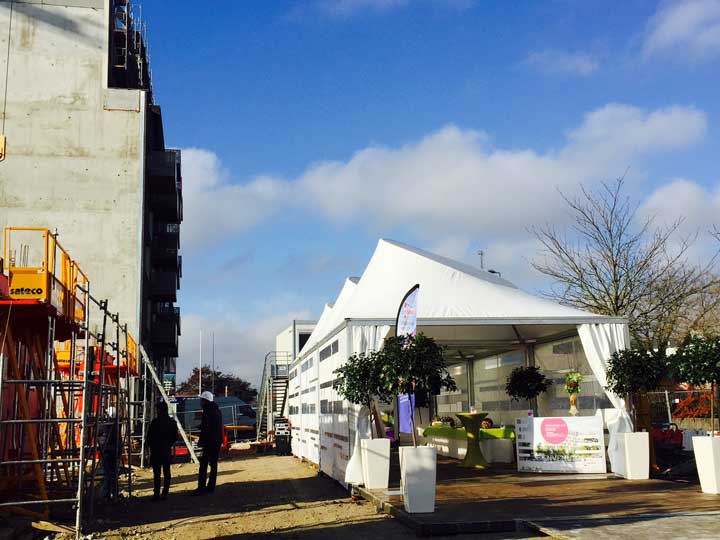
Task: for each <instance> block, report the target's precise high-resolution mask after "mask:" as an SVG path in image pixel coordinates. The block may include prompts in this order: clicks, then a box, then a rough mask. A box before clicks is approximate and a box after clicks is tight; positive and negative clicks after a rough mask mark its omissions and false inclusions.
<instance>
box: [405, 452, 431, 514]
mask: <svg viewBox="0 0 720 540" xmlns="http://www.w3.org/2000/svg"><path fill="white" fill-rule="evenodd" d="M436 472H437V448H433V447H432V446H419V447H417V448H414V447H412V446H401V447H400V489H401V490H402V496H403V504H404V505H405V511H406V512H408V513H411V514H417V513H428V512H434V511H435V477H436Z"/></svg>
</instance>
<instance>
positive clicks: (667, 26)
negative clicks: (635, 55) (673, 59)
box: [642, 0, 720, 61]
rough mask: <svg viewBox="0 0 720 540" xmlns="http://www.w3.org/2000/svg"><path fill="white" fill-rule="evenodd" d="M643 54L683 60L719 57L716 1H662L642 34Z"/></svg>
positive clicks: (718, 1) (719, 22) (719, 23)
mask: <svg viewBox="0 0 720 540" xmlns="http://www.w3.org/2000/svg"><path fill="white" fill-rule="evenodd" d="M642 51H643V55H644V56H645V57H646V58H648V57H651V56H655V55H675V56H677V57H678V58H680V59H681V60H683V61H686V60H688V59H691V60H697V61H701V60H708V59H710V58H713V57H717V56H720V0H683V1H673V2H663V3H662V4H661V5H660V7H659V8H658V10H657V12H656V13H655V14H654V15H653V16H652V17H651V18H650V20H649V21H648V24H647V28H646V31H645V36H644V41H643V46H642Z"/></svg>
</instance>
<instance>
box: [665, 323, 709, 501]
mask: <svg viewBox="0 0 720 540" xmlns="http://www.w3.org/2000/svg"><path fill="white" fill-rule="evenodd" d="M672 365H673V368H674V371H675V376H676V377H677V378H678V380H680V381H682V382H686V383H688V384H691V385H693V386H700V387H702V386H706V385H708V384H710V385H711V387H712V401H711V408H710V411H711V413H710V418H711V427H710V432H711V437H693V450H694V452H695V463H696V464H697V469H698V476H699V477H700V486H701V488H702V490H703V492H705V493H714V494H720V437H715V400H716V393H715V392H716V388H717V385H718V382H720V337H717V336H715V337H704V336H699V335H693V336H691V337H690V338H688V339H687V340H686V341H685V343H683V345H682V347H680V348H679V349H678V351H677V352H676V353H675V355H674V356H673V357H672Z"/></svg>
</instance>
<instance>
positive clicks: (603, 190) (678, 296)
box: [530, 177, 720, 347]
mask: <svg viewBox="0 0 720 540" xmlns="http://www.w3.org/2000/svg"><path fill="white" fill-rule="evenodd" d="M623 187H624V177H623V178H619V179H618V180H616V181H615V182H603V183H602V185H601V187H600V188H599V189H598V190H597V191H591V190H588V189H585V188H582V190H581V193H580V195H579V196H577V197H576V198H570V197H567V196H566V195H565V194H563V193H561V195H562V197H563V199H564V201H565V203H566V204H567V207H568V209H569V213H570V216H571V218H572V225H571V226H570V233H571V235H572V240H571V239H570V237H569V236H568V234H567V233H566V232H562V231H558V230H557V229H556V228H555V227H554V226H552V225H545V226H544V227H536V228H531V229H530V230H531V232H532V233H533V234H534V235H535V237H536V238H537V239H538V240H539V241H540V243H541V245H542V249H541V251H540V253H539V256H538V258H537V259H536V260H535V261H533V263H532V264H533V266H534V267H535V269H537V270H538V271H540V272H542V273H543V274H545V275H546V276H548V277H550V278H552V280H553V281H554V283H555V285H556V286H558V287H556V288H553V289H552V291H551V292H550V293H549V294H548V296H550V297H552V298H553V299H556V300H559V301H560V302H562V303H564V304H567V305H571V306H574V307H577V308H580V309H583V310H587V311H592V312H594V313H599V314H603V315H613V316H626V317H628V318H629V319H630V330H631V333H632V336H633V338H634V339H635V341H636V342H640V344H642V345H644V346H647V347H662V346H666V345H668V344H669V343H673V342H675V341H678V340H680V339H682V337H684V335H686V334H687V333H688V332H690V331H692V330H697V329H702V328H705V327H708V325H712V324H717V323H719V322H720V315H718V313H719V312H720V279H719V278H718V275H717V273H716V267H717V261H718V252H720V249H718V251H717V252H716V253H715V255H714V256H713V257H711V258H710V260H708V261H706V263H704V264H702V265H693V264H690V263H689V262H688V252H689V250H690V248H691V247H692V246H693V244H694V242H695V241H696V240H697V234H695V235H691V236H689V237H687V238H680V239H679V240H678V239H677V237H678V233H679V229H680V226H681V225H682V224H683V220H682V219H680V220H677V221H675V222H673V223H671V224H669V225H666V226H662V227H661V226H656V224H655V218H654V217H652V216H651V217H648V218H645V219H644V220H642V221H640V222H639V225H638V219H637V210H638V205H637V204H633V203H632V202H631V200H630V198H629V197H627V196H625V195H624V194H623ZM711 234H713V236H715V237H716V238H717V239H718V240H719V241H720V230H719V229H718V228H717V227H715V229H714V232H712V233H711Z"/></svg>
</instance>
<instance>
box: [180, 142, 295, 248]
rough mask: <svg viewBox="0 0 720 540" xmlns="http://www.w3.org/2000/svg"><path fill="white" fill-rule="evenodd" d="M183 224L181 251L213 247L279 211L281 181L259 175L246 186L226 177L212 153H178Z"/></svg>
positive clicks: (199, 151)
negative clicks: (180, 162)
mask: <svg viewBox="0 0 720 540" xmlns="http://www.w3.org/2000/svg"><path fill="white" fill-rule="evenodd" d="M182 160H183V204H184V223H183V229H182V235H183V236H182V237H183V248H184V249H188V250H190V251H194V250H196V249H199V248H202V247H208V246H212V245H214V244H216V243H217V242H219V241H221V240H222V239H224V238H227V237H228V236H231V235H233V234H237V233H240V232H243V231H246V230H248V229H249V228H251V227H253V226H254V225H256V224H257V223H258V222H260V221H262V220H264V219H266V218H267V217H269V216H270V215H272V214H273V213H275V212H277V211H279V210H280V208H281V206H282V204H283V202H284V201H283V195H284V194H285V193H286V191H287V189H286V185H285V182H283V181H282V180H279V179H275V178H270V177H266V176H260V177H256V178H255V179H253V180H252V181H251V182H248V183H246V184H234V183H231V182H230V175H229V174H228V173H227V171H225V170H224V169H223V167H222V165H221V164H220V160H219V158H218V157H217V155H215V154H214V153H213V152H210V151H209V150H204V149H199V148H186V149H184V150H183V151H182Z"/></svg>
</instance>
